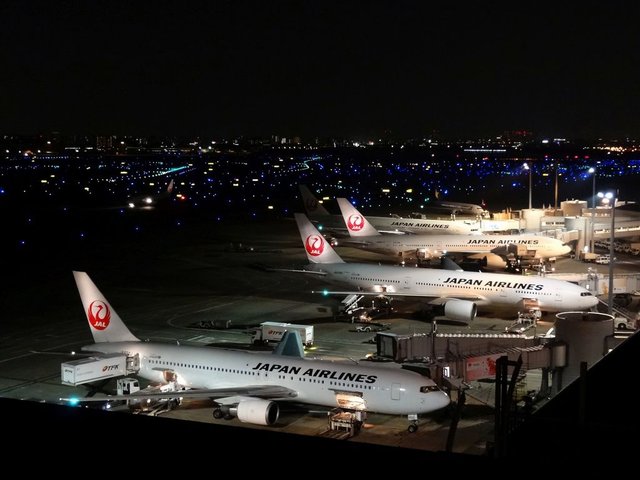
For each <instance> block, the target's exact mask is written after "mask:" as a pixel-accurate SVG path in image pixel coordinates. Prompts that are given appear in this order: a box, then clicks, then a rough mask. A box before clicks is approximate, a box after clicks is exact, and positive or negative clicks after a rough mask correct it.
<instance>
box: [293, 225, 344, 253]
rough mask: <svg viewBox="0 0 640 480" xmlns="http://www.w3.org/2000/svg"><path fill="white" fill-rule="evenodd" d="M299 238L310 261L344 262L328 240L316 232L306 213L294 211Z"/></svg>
mask: <svg viewBox="0 0 640 480" xmlns="http://www.w3.org/2000/svg"><path fill="white" fill-rule="evenodd" d="M293 216H294V217H295V219H296V223H297V224H298V230H299V231H300V238H301V239H302V244H303V245H304V250H305V252H306V253H307V259H308V260H309V262H310V263H344V260H342V258H340V255H338V254H337V253H336V251H335V250H334V249H333V247H332V246H331V245H329V242H327V240H326V239H325V238H324V237H323V236H322V235H321V234H320V232H318V229H317V228H316V227H314V226H313V223H311V222H310V221H309V219H308V218H307V216H306V215H304V214H302V213H294V215H293Z"/></svg>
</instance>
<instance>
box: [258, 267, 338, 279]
mask: <svg viewBox="0 0 640 480" xmlns="http://www.w3.org/2000/svg"><path fill="white" fill-rule="evenodd" d="M265 270H266V271H267V272H290V273H291V272H292V273H309V274H311V275H319V276H321V277H324V276H326V275H327V272H316V271H315V270H305V269H304V268H271V267H265Z"/></svg>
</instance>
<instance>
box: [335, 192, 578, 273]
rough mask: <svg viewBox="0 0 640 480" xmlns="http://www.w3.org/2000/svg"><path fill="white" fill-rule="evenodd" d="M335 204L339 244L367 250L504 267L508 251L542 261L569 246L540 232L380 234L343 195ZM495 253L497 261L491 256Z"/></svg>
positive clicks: (561, 253)
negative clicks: (455, 256) (341, 232)
mask: <svg viewBox="0 0 640 480" xmlns="http://www.w3.org/2000/svg"><path fill="white" fill-rule="evenodd" d="M337 200H338V206H339V207H340V211H341V212H342V218H343V219H344V223H345V225H346V226H347V231H348V232H349V235H350V236H351V238H350V239H347V240H341V241H340V243H341V244H343V245H349V246H352V247H357V248H362V249H365V250H371V251H372V252H378V253H383V254H391V255H395V256H397V257H402V258H405V257H410V258H418V259H421V260H422V259H430V258H434V257H435V258H439V257H441V256H442V255H445V254H447V253H464V254H483V255H485V256H486V257H487V261H488V262H492V263H495V265H493V264H490V266H492V267H494V268H505V267H506V263H505V261H504V259H503V258H500V257H506V256H507V255H508V254H514V255H517V256H519V257H529V258H535V259H543V260H546V259H548V258H553V257H559V256H562V255H567V254H568V253H570V252H571V247H569V246H567V245H565V244H564V243H563V242H562V241H560V240H557V239H555V238H550V237H543V236H540V235H381V234H380V232H379V231H378V230H376V228H375V227H374V226H373V225H371V223H370V222H369V221H368V220H367V219H366V218H365V216H364V215H362V214H361V213H360V212H359V211H358V209H356V208H355V207H354V206H353V205H352V204H351V203H350V202H349V200H347V199H346V198H338V199H337ZM490 254H493V255H498V256H500V257H498V259H497V261H494V260H493V259H492V256H491V255H490Z"/></svg>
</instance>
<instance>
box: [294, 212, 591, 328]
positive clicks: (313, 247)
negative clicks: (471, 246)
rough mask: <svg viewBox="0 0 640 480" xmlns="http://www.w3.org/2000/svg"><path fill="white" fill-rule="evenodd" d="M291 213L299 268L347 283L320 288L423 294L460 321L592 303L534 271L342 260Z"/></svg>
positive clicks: (586, 292)
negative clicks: (481, 314) (300, 250)
mask: <svg viewBox="0 0 640 480" xmlns="http://www.w3.org/2000/svg"><path fill="white" fill-rule="evenodd" d="M294 216H295V219H296V223H297V224H298V229H299V231H300V237H301V239H302V244H303V245H304V248H305V252H306V254H307V259H308V260H309V262H310V265H309V266H308V270H305V271H306V272H308V273H312V274H317V275H319V276H322V277H324V279H325V280H326V281H328V282H332V283H337V284H341V285H346V286H350V287H352V290H349V291H332V292H324V293H326V294H335V295H385V296H389V297H414V298H423V299H429V300H430V302H429V303H431V304H434V305H442V306H443V307H444V315H445V316H446V317H447V318H449V319H451V320H457V321H461V322H465V323H469V322H470V321H471V320H473V319H474V318H475V316H476V312H477V307H478V306H491V307H492V308H493V307H507V308H508V309H510V310H511V309H512V310H514V311H522V310H526V309H527V308H533V307H537V308H539V309H540V310H542V311H546V312H561V311H568V310H588V309H590V308H592V307H594V306H596V305H597V304H598V299H597V298H596V297H595V296H594V295H593V294H592V293H591V292H590V291H589V290H586V289H584V288H582V287H580V286H578V285H575V284H573V283H569V282H564V281H561V280H555V279H551V278H546V277H540V276H526V277H525V276H522V277H520V276H515V275H509V274H502V273H480V272H465V271H461V270H460V271H455V270H443V269H430V268H414V267H400V266H390V265H371V264H366V263H345V262H344V260H342V258H340V256H339V255H338V254H337V253H336V251H335V250H334V249H333V248H332V247H331V245H330V244H329V243H328V242H327V241H326V239H325V238H324V237H323V236H322V235H320V233H319V232H318V230H317V229H316V228H315V227H314V226H313V224H312V223H311V222H310V221H309V219H308V218H307V217H306V216H305V215H303V214H300V213H296V214H295V215H294ZM525 305H526V307H525Z"/></svg>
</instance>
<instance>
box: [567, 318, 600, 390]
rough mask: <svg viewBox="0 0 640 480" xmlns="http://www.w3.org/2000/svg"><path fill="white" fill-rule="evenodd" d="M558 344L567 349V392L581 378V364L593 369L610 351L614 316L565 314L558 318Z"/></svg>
mask: <svg viewBox="0 0 640 480" xmlns="http://www.w3.org/2000/svg"><path fill="white" fill-rule="evenodd" d="M556 319H557V320H556V323H555V332H556V340H557V341H559V342H562V343H565V344H566V345H567V353H566V355H567V357H566V367H564V368H563V369H562V374H561V378H562V381H561V383H562V385H559V386H557V387H559V388H563V387H566V386H567V385H569V383H571V382H572V381H573V380H575V379H576V378H578V376H579V375H580V362H587V368H590V367H591V366H592V365H593V364H594V363H595V362H597V361H598V360H600V359H601V358H602V357H603V356H604V354H605V353H606V351H607V347H606V339H607V337H610V336H612V335H613V316H612V315H607V314H606V313H598V312H561V313H558V314H557V315H556Z"/></svg>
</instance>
